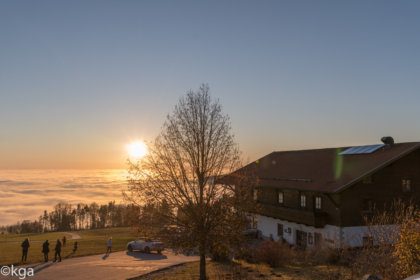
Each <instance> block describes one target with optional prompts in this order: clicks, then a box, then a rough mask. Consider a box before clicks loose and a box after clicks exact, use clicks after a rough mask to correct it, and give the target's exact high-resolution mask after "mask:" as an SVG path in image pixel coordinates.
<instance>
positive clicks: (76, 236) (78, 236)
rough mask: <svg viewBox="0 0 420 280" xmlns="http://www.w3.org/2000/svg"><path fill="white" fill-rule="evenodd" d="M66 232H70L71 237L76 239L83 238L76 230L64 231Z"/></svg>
mask: <svg viewBox="0 0 420 280" xmlns="http://www.w3.org/2000/svg"><path fill="white" fill-rule="evenodd" d="M64 234H68V235H70V236H71V237H70V239H71V240H74V239H81V238H82V237H81V236H80V235H79V234H78V233H74V232H64Z"/></svg>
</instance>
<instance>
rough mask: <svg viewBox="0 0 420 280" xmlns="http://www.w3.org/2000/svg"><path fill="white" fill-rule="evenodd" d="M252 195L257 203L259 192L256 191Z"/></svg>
mask: <svg viewBox="0 0 420 280" xmlns="http://www.w3.org/2000/svg"><path fill="white" fill-rule="evenodd" d="M252 195H253V197H254V200H255V201H257V200H258V190H257V189H254V192H253V194H252Z"/></svg>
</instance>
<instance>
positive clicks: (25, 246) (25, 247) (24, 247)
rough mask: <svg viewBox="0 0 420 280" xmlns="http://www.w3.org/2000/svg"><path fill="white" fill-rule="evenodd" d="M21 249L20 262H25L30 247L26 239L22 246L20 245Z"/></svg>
mask: <svg viewBox="0 0 420 280" xmlns="http://www.w3.org/2000/svg"><path fill="white" fill-rule="evenodd" d="M20 246H21V247H22V259H21V262H26V259H27V257H28V250H29V247H31V245H30V244H29V239H28V238H26V239H25V240H24V241H23V242H22V244H21V245H20Z"/></svg>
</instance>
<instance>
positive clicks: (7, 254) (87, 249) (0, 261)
mask: <svg viewBox="0 0 420 280" xmlns="http://www.w3.org/2000/svg"><path fill="white" fill-rule="evenodd" d="M73 233H77V234H79V235H80V237H81V239H78V240H71V239H70V238H71V235H69V234H66V233H63V232H52V233H45V234H3V235H0V265H4V264H12V263H13V264H17V263H19V262H20V258H21V253H22V249H21V247H20V244H21V243H22V241H23V240H24V239H25V238H29V241H30V244H31V247H30V248H29V253H28V261H27V263H37V262H41V261H43V255H42V253H41V250H42V243H43V242H44V241H45V240H47V239H48V240H49V242H50V254H49V255H50V259H52V258H53V257H54V247H55V242H56V240H57V239H58V238H60V239H61V238H62V237H63V236H64V235H66V238H67V244H66V246H65V247H63V248H62V252H61V256H62V257H63V258H64V257H78V256H86V255H92V254H101V253H104V252H105V251H106V241H107V240H108V238H109V237H112V240H113V242H112V243H113V246H112V247H113V250H115V251H119V250H124V249H125V246H126V244H127V242H128V241H131V240H134V239H135V238H136V232H135V231H133V230H132V229H131V228H108V229H97V230H83V231H75V232H73ZM75 241H77V242H78V245H79V246H78V250H77V252H76V254H74V255H71V252H72V250H73V244H74V242H75Z"/></svg>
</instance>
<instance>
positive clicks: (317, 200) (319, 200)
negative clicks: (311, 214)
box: [315, 196, 322, 210]
mask: <svg viewBox="0 0 420 280" xmlns="http://www.w3.org/2000/svg"><path fill="white" fill-rule="evenodd" d="M315 209H318V210H320V209H322V198H321V197H320V196H315Z"/></svg>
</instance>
